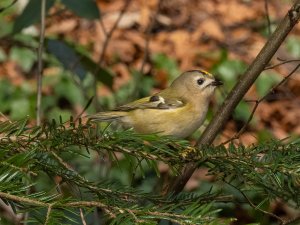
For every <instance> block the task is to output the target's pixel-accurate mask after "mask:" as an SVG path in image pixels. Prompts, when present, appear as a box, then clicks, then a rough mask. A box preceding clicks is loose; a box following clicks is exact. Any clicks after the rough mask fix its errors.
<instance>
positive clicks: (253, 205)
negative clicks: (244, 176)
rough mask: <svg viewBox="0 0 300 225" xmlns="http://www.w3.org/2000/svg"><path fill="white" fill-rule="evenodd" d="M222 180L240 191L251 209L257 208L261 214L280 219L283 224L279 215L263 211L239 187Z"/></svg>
mask: <svg viewBox="0 0 300 225" xmlns="http://www.w3.org/2000/svg"><path fill="white" fill-rule="evenodd" d="M224 182H225V183H226V184H228V185H229V186H231V187H233V188H234V189H235V190H237V191H238V192H240V193H241V194H242V195H243V197H244V198H245V199H246V200H247V202H248V203H249V205H250V206H251V207H252V208H253V209H255V210H258V211H260V212H262V213H263V214H266V215H269V216H271V217H273V218H275V219H277V220H278V221H280V224H283V223H284V220H283V219H282V218H280V217H279V216H277V215H275V214H274V213H270V212H268V211H265V210H263V209H261V208H259V207H258V206H256V205H255V204H254V203H253V202H252V201H251V199H250V198H248V196H247V195H246V194H245V193H244V192H243V191H242V190H240V189H239V188H237V187H236V186H234V185H232V184H231V183H229V182H227V181H225V180H224Z"/></svg>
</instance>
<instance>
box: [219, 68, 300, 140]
mask: <svg viewBox="0 0 300 225" xmlns="http://www.w3.org/2000/svg"><path fill="white" fill-rule="evenodd" d="M299 67H300V64H298V65H297V66H296V67H295V68H294V69H293V70H292V71H291V72H290V73H289V74H288V75H287V76H285V77H284V78H283V79H282V80H281V81H280V82H279V83H278V84H276V85H275V86H274V87H272V88H271V89H270V91H269V92H268V93H267V94H266V95H264V96H263V97H261V98H260V99H258V100H254V101H251V102H255V105H254V107H253V109H252V112H251V114H250V116H249V118H248V120H247V121H246V123H245V124H244V126H243V127H242V128H241V129H240V130H239V131H238V132H237V133H236V134H235V135H234V136H233V137H231V138H230V139H228V140H227V141H225V142H223V143H221V144H220V145H225V144H227V143H229V142H231V141H233V140H235V139H238V138H239V137H240V136H241V135H242V134H243V133H244V131H245V129H246V128H247V126H248V124H249V123H250V122H251V120H252V119H253V116H254V113H255V111H256V109H257V108H258V105H259V104H260V103H261V102H262V101H264V100H266V98H267V97H268V96H269V95H270V94H272V93H274V91H275V90H276V89H277V88H278V87H279V86H280V85H282V84H283V83H284V82H286V80H287V79H288V78H290V77H291V76H292V75H293V74H294V73H295V72H296V71H297V70H298V69H299Z"/></svg>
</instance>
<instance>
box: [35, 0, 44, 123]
mask: <svg viewBox="0 0 300 225" xmlns="http://www.w3.org/2000/svg"><path fill="white" fill-rule="evenodd" d="M45 18H46V0H41V29H40V40H39V48H38V74H37V101H36V123H37V125H38V126H39V125H40V124H41V104H42V79H43V52H44V39H45Z"/></svg>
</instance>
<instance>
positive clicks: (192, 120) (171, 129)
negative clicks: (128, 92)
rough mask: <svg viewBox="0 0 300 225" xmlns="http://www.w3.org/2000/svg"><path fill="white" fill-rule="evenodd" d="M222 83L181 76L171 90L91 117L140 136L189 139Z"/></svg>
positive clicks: (196, 73) (199, 74) (193, 74)
mask: <svg viewBox="0 0 300 225" xmlns="http://www.w3.org/2000/svg"><path fill="white" fill-rule="evenodd" d="M221 84H222V83H221V82H220V81H218V80H215V78H214V77H213V76H212V75H211V74H209V73H207V72H205V71H203V70H192V71H187V72H185V73H183V74H181V75H180V76H179V77H178V78H177V79H176V80H174V81H173V83H172V84H171V86H170V87H169V88H167V89H165V90H163V91H161V92H159V93H157V94H155V95H153V96H149V97H146V98H142V99H139V100H136V101H134V102H131V103H128V104H126V105H123V106H120V107H118V108H116V109H115V110H113V111H108V112H99V113H97V114H95V115H91V116H89V118H90V119H91V120H92V121H113V120H116V121H118V122H120V123H122V124H123V125H124V126H125V127H127V128H129V127H133V128H134V130H135V131H136V132H139V133H160V134H162V135H172V136H175V137H178V138H185V137H187V136H189V135H191V134H192V133H193V132H194V131H195V130H197V129H198V128H199V127H200V126H201V124H202V123H203V121H204V119H205V116H206V113H207V110H208V105H209V100H210V97H211V96H212V95H213V92H214V90H215V88H216V87H217V86H218V85H221Z"/></svg>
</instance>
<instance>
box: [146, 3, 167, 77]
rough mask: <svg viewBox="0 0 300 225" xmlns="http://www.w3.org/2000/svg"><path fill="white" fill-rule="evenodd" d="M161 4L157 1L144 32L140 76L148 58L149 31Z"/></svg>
mask: <svg viewBox="0 0 300 225" xmlns="http://www.w3.org/2000/svg"><path fill="white" fill-rule="evenodd" d="M162 2H163V1H162V0H159V1H158V3H157V7H156V10H155V12H154V13H153V15H152V18H151V20H150V23H149V24H148V27H147V29H146V32H145V36H146V37H145V48H144V51H145V52H144V58H143V62H142V64H141V68H140V74H143V73H144V68H145V65H146V63H147V60H148V58H149V44H150V39H151V31H152V29H153V27H154V25H155V22H156V18H157V15H158V14H159V11H160V8H161V4H162Z"/></svg>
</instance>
